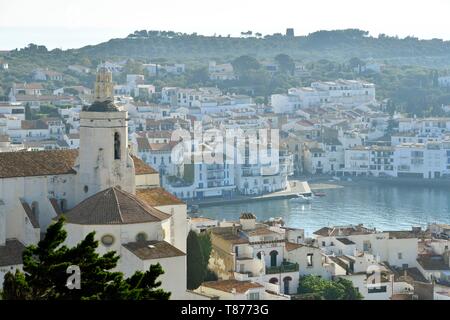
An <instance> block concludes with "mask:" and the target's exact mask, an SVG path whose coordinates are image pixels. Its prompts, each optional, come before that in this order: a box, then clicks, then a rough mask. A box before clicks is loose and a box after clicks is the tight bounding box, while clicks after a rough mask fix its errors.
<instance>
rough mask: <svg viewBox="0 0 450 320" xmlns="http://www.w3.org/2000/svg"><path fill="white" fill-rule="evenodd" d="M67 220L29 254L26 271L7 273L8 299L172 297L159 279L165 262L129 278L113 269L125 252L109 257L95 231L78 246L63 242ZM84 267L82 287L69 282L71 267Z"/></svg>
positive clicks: (50, 230) (25, 254) (5, 289)
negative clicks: (74, 286) (64, 226)
mask: <svg viewBox="0 0 450 320" xmlns="http://www.w3.org/2000/svg"><path fill="white" fill-rule="evenodd" d="M63 224H64V219H63V218H61V219H59V220H58V222H56V223H54V224H52V225H51V226H50V227H49V228H48V229H47V233H46V235H45V238H44V239H43V240H41V241H40V242H39V243H38V245H37V246H34V245H31V246H28V247H26V248H25V250H24V252H23V271H24V272H23V273H22V272H20V271H16V273H15V274H14V275H13V274H12V273H8V274H7V275H6V276H5V281H4V286H3V293H2V297H3V299H6V300H18V299H25V300H130V299H133V300H144V299H168V298H169V297H170V293H169V292H165V291H164V290H162V289H161V288H159V287H160V286H161V282H159V281H156V279H157V278H158V277H159V276H160V275H162V274H164V271H163V270H162V268H161V266H160V265H159V264H157V265H152V266H151V267H150V269H149V270H148V271H146V272H141V271H138V272H136V273H135V274H134V275H133V276H131V277H130V278H128V279H124V275H123V274H122V273H121V272H113V271H111V270H112V269H114V268H115V267H116V266H117V262H118V260H119V256H118V255H116V253H115V252H114V251H110V252H108V253H106V254H104V255H100V254H98V253H97V252H96V249H97V247H98V241H96V240H94V236H95V232H92V233H90V234H88V235H87V236H86V238H85V239H84V240H83V241H81V242H80V243H79V244H78V245H76V246H75V247H73V248H68V247H67V246H65V245H63V242H64V241H65V239H66V237H67V233H66V231H64V230H63ZM70 266H77V267H78V268H79V270H80V288H79V289H72V290H71V289H69V287H68V286H67V281H68V277H69V276H70V274H68V270H69V269H68V268H69V267H70Z"/></svg>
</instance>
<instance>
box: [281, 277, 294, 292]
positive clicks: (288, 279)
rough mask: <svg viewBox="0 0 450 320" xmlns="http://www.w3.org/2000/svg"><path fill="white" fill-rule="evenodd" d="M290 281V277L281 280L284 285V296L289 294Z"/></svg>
mask: <svg viewBox="0 0 450 320" xmlns="http://www.w3.org/2000/svg"><path fill="white" fill-rule="evenodd" d="M291 281H292V278H291V277H285V278H284V279H283V284H284V294H289V283H290V282H291Z"/></svg>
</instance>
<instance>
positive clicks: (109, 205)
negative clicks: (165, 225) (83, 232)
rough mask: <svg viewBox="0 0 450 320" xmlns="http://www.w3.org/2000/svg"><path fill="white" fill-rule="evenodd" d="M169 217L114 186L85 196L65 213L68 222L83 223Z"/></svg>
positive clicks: (123, 221)
mask: <svg viewBox="0 0 450 320" xmlns="http://www.w3.org/2000/svg"><path fill="white" fill-rule="evenodd" d="M169 217H170V215H168V214H167V213H164V212H161V211H159V210H158V209H155V208H153V207H151V206H149V205H148V204H146V203H144V202H143V201H141V200H139V199H138V198H137V197H136V196H135V195H133V194H131V193H128V192H125V191H123V190H120V189H118V188H115V187H113V188H109V189H106V190H104V191H100V192H98V193H97V194H95V195H93V196H91V197H89V198H87V199H86V200H84V201H82V202H81V203H80V204H78V205H77V206H76V207H75V208H73V209H72V210H70V211H68V212H67V214H66V218H67V222H68V223H74V224H84V225H110V224H133V223H144V222H158V221H162V220H166V219H168V218H169Z"/></svg>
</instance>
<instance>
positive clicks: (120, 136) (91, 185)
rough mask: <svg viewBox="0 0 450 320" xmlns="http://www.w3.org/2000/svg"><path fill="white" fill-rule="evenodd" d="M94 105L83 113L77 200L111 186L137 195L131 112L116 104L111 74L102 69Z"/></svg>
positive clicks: (98, 78) (99, 71)
mask: <svg viewBox="0 0 450 320" xmlns="http://www.w3.org/2000/svg"><path fill="white" fill-rule="evenodd" d="M94 91H95V93H94V102H93V103H92V105H90V106H87V107H84V108H83V110H82V111H81V112H80V149H79V155H78V159H77V162H76V168H75V169H76V170H77V179H78V181H77V184H76V188H77V190H76V195H77V201H78V202H80V201H82V200H84V199H86V198H88V197H89V196H91V195H93V194H95V193H97V192H99V191H102V190H104V189H107V188H110V187H120V188H121V189H122V190H125V191H127V192H130V193H133V194H134V193H135V170H134V163H133V159H132V158H131V156H130V154H129V152H128V113H127V111H122V110H121V109H120V108H119V107H118V106H116V105H115V104H114V83H113V82H112V74H111V72H110V71H108V70H107V69H106V68H100V69H99V70H98V72H97V77H96V82H95V90H94Z"/></svg>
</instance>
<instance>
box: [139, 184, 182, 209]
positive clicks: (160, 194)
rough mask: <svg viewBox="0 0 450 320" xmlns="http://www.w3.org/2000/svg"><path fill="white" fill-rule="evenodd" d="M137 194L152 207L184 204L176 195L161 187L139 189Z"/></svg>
mask: <svg viewBox="0 0 450 320" xmlns="http://www.w3.org/2000/svg"><path fill="white" fill-rule="evenodd" d="M136 196H137V197H138V198H139V199H141V200H142V201H144V202H145V203H147V204H148V205H149V206H152V207H158V206H168V205H177V204H184V202H183V201H181V200H180V199H178V198H177V197H176V196H174V195H173V194H171V193H170V192H167V191H166V190H165V189H163V188H160V187H157V188H147V189H137V190H136Z"/></svg>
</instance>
